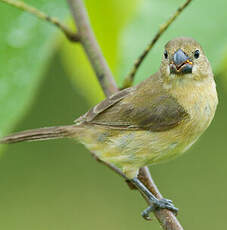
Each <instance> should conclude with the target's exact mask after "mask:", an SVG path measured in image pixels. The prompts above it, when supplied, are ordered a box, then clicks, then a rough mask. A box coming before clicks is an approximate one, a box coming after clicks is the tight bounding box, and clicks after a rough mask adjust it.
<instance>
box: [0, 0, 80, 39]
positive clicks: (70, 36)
mask: <svg viewBox="0 0 227 230" xmlns="http://www.w3.org/2000/svg"><path fill="white" fill-rule="evenodd" d="M0 1H1V2H4V3H6V4H8V5H10V6H13V7H16V8H17V9H20V10H23V11H26V12H28V13H30V14H32V15H34V16H35V17H37V18H40V19H42V20H45V21H47V22H50V23H51V24H53V25H55V26H57V27H58V28H59V29H60V30H61V31H62V32H63V33H64V34H65V36H66V37H67V38H68V39H69V40H70V41H73V42H78V41H79V36H78V35H77V33H76V32H73V31H72V30H70V29H69V28H68V27H67V26H66V25H64V24H63V23H62V22H60V21H59V20H58V19H57V18H55V17H50V16H49V15H47V14H45V13H44V12H42V11H40V10H38V9H36V8H35V7H32V6H30V5H28V4H26V3H24V2H22V1H17V0H0Z"/></svg>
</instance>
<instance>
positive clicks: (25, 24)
mask: <svg viewBox="0 0 227 230" xmlns="http://www.w3.org/2000/svg"><path fill="white" fill-rule="evenodd" d="M27 2H29V4H31V5H33V6H35V7H37V8H39V9H41V10H43V11H44V12H46V13H49V15H51V16H52V15H53V16H56V17H58V18H63V17H65V15H66V14H67V11H66V5H65V3H64V2H65V1H61V0H55V1H54V0H51V1H48V2H46V1H44V0H33V1H27ZM0 26H1V31H0V67H1V68H0V105H1V110H0V135H3V134H5V133H7V132H8V131H9V130H10V129H11V128H12V127H13V126H14V125H15V123H16V122H18V120H19V119H20V118H21V117H22V116H23V114H24V113H25V111H26V110H27V109H28V106H29V105H30V104H31V102H32V100H33V98H34V95H35V92H36V90H37V88H38V86H39V83H40V80H41V79H42V75H43V74H42V73H43V72H44V70H45V67H46V66H47V65H48V61H49V59H50V57H51V55H52V54H53V51H54V50H55V47H56V45H57V40H56V35H57V29H56V28H55V27H54V26H52V25H50V24H48V23H47V22H43V21H41V20H39V19H37V18H36V17H34V16H32V15H30V14H28V13H26V12H23V11H21V10H19V9H16V8H13V7H11V6H8V5H6V4H4V3H2V2H0Z"/></svg>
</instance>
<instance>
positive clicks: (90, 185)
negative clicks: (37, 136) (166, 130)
mask: <svg viewBox="0 0 227 230" xmlns="http://www.w3.org/2000/svg"><path fill="white" fill-rule="evenodd" d="M29 2H30V3H31V4H33V5H34V6H36V7H38V8H40V9H42V10H44V11H45V12H48V13H49V14H50V15H55V16H58V17H59V18H62V19H63V18H65V19H66V20H68V19H69V17H68V16H69V14H68V9H67V6H66V4H65V3H64V1H60V0H59V1H51V0H50V1H48V4H47V1H41V0H39V1H37V0H36V1H29ZM122 2H123V3H122ZM182 2H183V1H180V0H170V1H168V2H166V1H164V0H161V1H160V0H152V1H150V0H144V1H142V0H141V1H139V0H138V1H134V0H133V1H129V0H125V1H120V0H119V1H118V0H111V1H104V0H99V1H92V0H88V1H86V4H87V6H88V10H89V14H90V17H91V21H92V25H93V27H94V29H95V32H96V34H97V38H98V40H99V42H100V44H101V47H102V49H103V52H104V54H105V56H106V58H107V60H108V62H109V64H110V66H111V69H112V70H113V72H114V74H115V75H116V79H117V81H118V83H119V84H120V83H121V82H122V80H123V77H124V76H125V75H126V74H127V72H128V71H129V70H130V67H131V66H132V63H133V62H134V61H135V59H136V57H138V55H139V54H140V52H141V50H142V49H143V48H144V47H145V46H146V44H147V43H148V42H149V41H150V40H151V38H152V36H153V35H154V34H155V32H156V31H157V29H158V27H159V26H160V24H161V23H163V22H164V21H165V20H166V19H167V18H168V16H169V15H171V13H172V12H173V11H174V10H175V9H176V8H177V6H178V5H179V4H181V3H182ZM225 7H227V3H226V2H225V1H224V0H223V1H222V0H219V1H216V2H210V3H209V4H207V1H205V0H201V1H194V2H193V3H192V4H191V5H190V6H189V8H188V9H186V11H185V12H184V13H183V15H181V16H180V17H179V18H178V20H177V21H176V23H174V25H172V26H171V28H170V29H169V30H168V31H167V33H166V34H165V35H164V36H163V38H162V39H161V40H160V42H159V43H158V45H157V47H156V48H155V49H154V50H153V51H152V52H151V54H150V55H149V56H148V58H147V59H146V61H145V63H144V64H143V65H142V68H141V69H140V71H139V73H138V75H137V79H136V81H137V82H138V81H141V79H144V78H146V77H148V76H149V74H151V73H153V72H154V71H156V70H157V68H158V66H159V62H160V58H161V54H162V48H161V47H162V46H163V44H164V43H165V42H166V41H168V40H169V39H171V38H172V37H176V36H179V35H186V36H192V37H195V38H196V39H197V40H199V41H200V42H201V44H202V45H203V47H204V50H205V51H206V53H207V56H208V57H209V59H210V61H211V64H212V66H213V69H214V72H215V74H216V82H217V89H218V94H219V100H220V102H219V106H218V110H217V113H216V116H215V119H214V121H213V122H212V124H211V126H210V128H209V129H208V131H207V132H206V133H205V134H204V135H203V136H202V137H201V138H200V140H199V141H198V142H197V143H196V144H195V145H194V146H193V147H192V149H190V150H189V151H188V152H187V153H186V154H185V155H184V156H182V157H180V158H178V159H176V160H173V161H171V162H168V163H165V164H160V165H156V166H152V167H151V172H152V176H153V178H154V179H155V181H156V183H157V185H158V187H159V188H160V190H161V191H162V193H163V195H164V196H165V197H167V198H170V199H172V200H173V201H174V203H175V205H176V206H177V207H178V208H179V209H180V211H179V214H178V217H179V220H180V221H181V223H182V225H183V226H184V228H185V229H207V230H208V229H212V230H213V229H225V228H226V223H225V216H226V215H225V213H226V207H225V206H226V204H227V198H226V194H227V180H226V173H227V168H226V162H227V154H226V153H227V150H226V149H227V142H226V127H227V120H226V115H227V106H226V103H225V100H226V99H227V92H226V89H227V88H226V74H225V69H226V66H225V63H226V61H227V59H226V45H227V41H226V40H227V36H226V33H227V32H226V31H227V28H226V27H227V25H226V23H225V20H226V13H225ZM214 8H215V9H216V10H215V12H214V10H213V9H214ZM103 18H105V19H106V20H103ZM0 19H1V29H0V35H1V36H0V67H1V68H0V105H1V110H0V133H1V135H4V134H6V133H9V132H12V131H17V130H24V129H28V128H36V127H42V126H48V125H62V124H71V123H72V121H73V120H74V119H75V118H77V117H78V116H80V115H81V114H83V113H84V112H86V111H87V110H88V109H89V108H90V107H91V106H92V105H94V104H95V103H96V102H98V101H100V100H101V98H102V97H103V94H102V93H101V90H100V88H99V86H98V85H97V82H96V80H95V77H94V74H93V72H92V70H91V69H90V66H89V64H88V63H87V61H86V58H85V56H84V54H83V51H82V49H81V48H80V46H79V45H73V44H70V43H69V42H68V41H66V40H65V38H64V36H63V35H60V33H59V32H58V31H57V30H56V29H55V28H53V27H52V26H51V25H48V24H46V23H44V22H40V21H39V20H37V19H35V18H34V17H32V16H29V15H27V14H25V13H23V12H20V11H19V10H17V9H14V8H12V7H9V6H6V5H4V4H0ZM32 20H33V21H32ZM69 23H70V22H69ZM18 25H20V26H18ZM21 31H22V32H21ZM11 33H12V34H11ZM1 150H2V153H4V154H2V157H1V159H0V220H1V221H0V228H1V229H4V230H13V229H16V230H20V229H21V230H30V229H32V230H63V229H64V230H72V229H84V230H87V229H94V230H95V229H97V230H98V229H99V230H100V229H110V230H112V229H122V230H125V229H144V230H146V229H160V226H159V224H158V223H157V221H156V220H155V219H154V221H153V222H146V221H144V220H143V219H142V218H141V217H140V215H139V214H140V212H141V211H142V210H143V209H144V208H145V207H146V203H145V202H144V200H143V199H142V198H141V197H140V195H139V194H138V193H137V192H136V191H130V190H129V188H128V187H127V185H126V184H125V183H124V181H123V180H122V178H120V177H119V176H117V175H115V174H114V173H113V172H112V171H110V170H109V169H107V168H105V167H104V166H103V165H101V164H99V163H97V162H96V161H95V160H94V159H93V158H92V157H91V155H90V154H89V152H88V151H87V150H86V149H85V148H84V147H83V146H81V145H80V144H78V143H76V142H75V141H73V140H56V141H55V140H53V141H48V142H39V143H38V142H33V143H20V144H15V145H11V146H9V147H7V148H6V147H5V148H2V149H1Z"/></svg>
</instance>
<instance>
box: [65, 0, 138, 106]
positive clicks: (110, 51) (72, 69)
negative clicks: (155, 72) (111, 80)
mask: <svg viewBox="0 0 227 230" xmlns="http://www.w3.org/2000/svg"><path fill="white" fill-rule="evenodd" d="M140 2H141V1H139V0H133V1H132V0H124V1H121V0H109V1H106V0H99V1H94V0H87V1H86V2H85V3H86V7H87V9H88V14H89V17H90V21H91V24H92V28H93V29H94V32H95V35H96V37H97V40H98V42H99V44H100V46H101V49H102V51H103V54H104V56H105V58H106V59H107V62H108V64H109V65H110V68H111V70H112V71H113V73H114V74H115V75H116V73H117V69H118V66H119V52H118V46H119V42H120V41H119V34H120V33H121V31H122V30H123V29H124V28H125V26H126V24H127V23H128V22H129V20H130V19H131V17H132V16H133V15H134V12H135V9H136V7H137V6H138V5H139V4H140ZM61 54H62V61H63V64H64V67H65V70H66V71H67V73H68V75H69V76H70V77H71V79H72V81H73V83H74V84H75V86H76V87H77V88H78V89H79V92H80V93H81V94H82V95H83V96H84V97H86V98H87V100H88V101H90V102H91V103H92V104H95V103H97V102H99V101H100V100H101V99H103V98H104V94H103V93H102V90H101V87H100V86H99V83H98V81H97V79H96V77H95V74H94V72H93V70H92V68H91V66H90V63H89V62H88V60H87V57H86V55H85V54H84V51H83V49H82V48H81V46H80V45H75V44H72V43H69V42H68V41H66V40H63V41H62V49H61Z"/></svg>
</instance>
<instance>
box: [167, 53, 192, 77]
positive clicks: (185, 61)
mask: <svg viewBox="0 0 227 230" xmlns="http://www.w3.org/2000/svg"><path fill="white" fill-rule="evenodd" d="M170 73H173V74H186V73H192V61H191V60H190V58H189V57H188V56H187V55H186V54H185V53H184V51H183V50H181V49H179V50H177V51H176V52H175V53H174V55H173V63H172V64H170Z"/></svg>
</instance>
